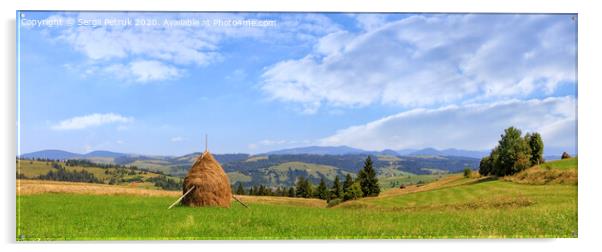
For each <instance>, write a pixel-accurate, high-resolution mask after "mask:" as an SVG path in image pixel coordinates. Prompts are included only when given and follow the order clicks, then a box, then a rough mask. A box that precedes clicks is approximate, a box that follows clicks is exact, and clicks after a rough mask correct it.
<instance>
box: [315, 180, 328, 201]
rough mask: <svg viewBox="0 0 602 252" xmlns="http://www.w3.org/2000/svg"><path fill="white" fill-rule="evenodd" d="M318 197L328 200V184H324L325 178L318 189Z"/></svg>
mask: <svg viewBox="0 0 602 252" xmlns="http://www.w3.org/2000/svg"><path fill="white" fill-rule="evenodd" d="M315 196H316V197H318V198H319V199H323V200H325V199H328V188H327V187H326V182H324V178H322V179H320V184H319V185H318V187H317V188H316V194H315Z"/></svg>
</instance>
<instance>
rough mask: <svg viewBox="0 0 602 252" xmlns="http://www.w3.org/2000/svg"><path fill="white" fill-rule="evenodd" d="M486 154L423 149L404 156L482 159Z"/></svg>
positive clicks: (459, 150)
mask: <svg viewBox="0 0 602 252" xmlns="http://www.w3.org/2000/svg"><path fill="white" fill-rule="evenodd" d="M488 154H489V152H487V151H470V150H461V149H453V148H451V149H444V150H437V149H435V148H425V149H421V150H416V151H413V152H409V153H407V154H405V155H407V156H453V157H471V158H483V157H485V156H487V155H488Z"/></svg>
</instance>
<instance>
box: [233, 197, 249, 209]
mask: <svg viewBox="0 0 602 252" xmlns="http://www.w3.org/2000/svg"><path fill="white" fill-rule="evenodd" d="M232 198H234V199H235V200H236V201H238V203H240V204H241V205H243V206H244V207H246V208H249V207H248V206H247V205H245V203H242V201H240V200H239V199H238V198H236V196H234V194H232Z"/></svg>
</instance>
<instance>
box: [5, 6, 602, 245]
mask: <svg viewBox="0 0 602 252" xmlns="http://www.w3.org/2000/svg"><path fill="white" fill-rule="evenodd" d="M0 3H1V4H2V5H3V6H2V8H0V13H2V14H1V15H2V23H1V27H2V36H1V38H2V39H0V40H1V43H2V47H1V48H2V50H3V51H2V53H1V54H0V55H2V56H3V59H2V61H0V69H1V71H2V74H1V75H0V76H2V78H3V80H4V81H3V85H2V90H1V91H0V94H1V95H2V97H1V98H0V101H1V102H0V104H1V106H2V109H1V110H0V113H1V115H2V116H1V117H0V118H2V120H3V123H2V124H1V127H2V131H0V134H1V135H0V139H2V145H1V147H0V148H1V149H0V150H1V151H0V155H2V156H1V157H2V159H1V160H2V161H3V165H2V166H0V167H1V168H0V170H1V171H2V172H3V175H2V177H3V182H4V183H2V184H3V189H4V190H3V193H2V195H1V197H2V203H3V204H2V210H1V211H2V218H4V221H3V222H2V223H3V224H4V225H2V226H3V227H2V228H1V230H0V233H1V235H0V237H2V239H3V240H2V241H3V247H4V249H3V250H2V251H7V250H8V251H12V250H18V251H21V250H39V249H43V250H47V251H61V252H63V251H81V250H82V249H85V250H86V251H107V250H129V251H132V250H138V249H140V250H144V251H184V250H197V251H199V250H207V251H211V250H213V251H220V252H222V251H226V250H228V251H229V250H236V251H244V252H247V251H313V250H321V249H323V250H329V251H473V250H474V251H505V252H507V251H509V250H513V251H514V250H517V251H523V250H530V251H564V252H566V251H574V250H591V249H588V248H595V247H598V248H599V247H600V246H599V240H597V239H598V237H599V236H600V234H601V232H600V231H599V230H598V229H599V227H600V225H601V224H602V223H601V221H600V220H601V216H602V209H601V207H600V206H601V203H600V197H601V196H600V194H599V193H598V192H601V190H600V189H601V187H600V185H601V184H602V183H600V182H599V181H600V179H602V173H601V172H600V171H601V170H602V165H601V162H599V161H598V160H599V159H598V156H597V155H596V154H598V155H599V153H600V152H601V151H602V148H600V147H599V146H600V143H602V141H601V140H602V139H600V133H599V132H600V130H601V129H602V125H601V124H600V121H601V119H600V118H601V113H600V109H598V108H602V104H601V102H600V100H602V99H601V97H599V96H600V95H601V93H600V85H602V81H601V78H600V74H602V71H600V70H601V67H602V64H601V63H600V59H602V55H601V51H600V49H599V46H600V45H602V41H601V39H600V32H599V31H600V30H601V29H600V27H599V24H602V18H601V16H600V11H601V9H600V8H599V7H598V6H596V5H595V4H596V3H595V1H559V0H528V1H527V0H520V1H519V0H505V1H499V0H488V1H479V0H472V1H465V0H464V1H461V0H417V1H408V0H405V1H397V2H394V1H386V0H370V1H365V0H339V1H325V0H302V1H290V2H288V1H283V0H259V1H249V0H222V1H215V2H208V1H200V0H171V1H166V0H128V1H125V0H86V1H81V0H53V1H48V0H5V1H0ZM16 10H147V11H178V10H186V11H333V12H495V13H498V12H512V13H578V15H579V44H578V49H579V60H578V64H579V98H578V102H579V126H578V128H579V129H578V130H579V131H578V132H579V156H580V158H579V161H580V162H579V163H580V164H579V167H580V170H581V173H580V176H579V182H580V183H579V238H578V239H551V240H533V239H523V240H400V241H395V240H394V241H391V240H386V241H377V242H375V241H365V240H360V241H309V242H308V241H226V242H220V241H199V242H102V243H98V242H76V243H60V242H59V243H56V242H55V243H18V244H17V243H15V209H14V207H15V179H14V178H15V177H14V176H15V159H14V158H15V156H16V137H17V136H16V130H15V129H16V127H15V126H16V125H15V122H16V100H15V99H16V97H15V96H16V93H17V91H16V85H15V81H16V80H15V78H16V76H15V73H16V69H15V58H16V50H15V49H16V48H15V44H16V43H15V34H16V30H15V16H16ZM74 244H75V245H74ZM199 245H202V246H199Z"/></svg>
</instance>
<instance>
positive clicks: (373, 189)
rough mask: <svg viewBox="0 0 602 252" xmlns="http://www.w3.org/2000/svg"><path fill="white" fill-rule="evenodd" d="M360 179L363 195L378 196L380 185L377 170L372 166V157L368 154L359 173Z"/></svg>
mask: <svg viewBox="0 0 602 252" xmlns="http://www.w3.org/2000/svg"><path fill="white" fill-rule="evenodd" d="M357 177H358V180H359V182H360V186H361V188H362V192H363V196H364V197H369V196H378V194H379V193H380V187H379V186H378V179H377V178H376V171H375V170H374V168H373V167H372V158H370V156H368V157H367V158H366V161H365V162H364V168H362V170H360V173H359V174H358V176H357Z"/></svg>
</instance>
